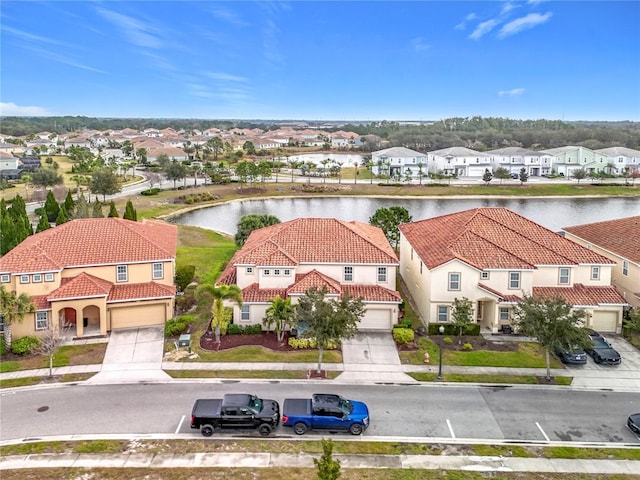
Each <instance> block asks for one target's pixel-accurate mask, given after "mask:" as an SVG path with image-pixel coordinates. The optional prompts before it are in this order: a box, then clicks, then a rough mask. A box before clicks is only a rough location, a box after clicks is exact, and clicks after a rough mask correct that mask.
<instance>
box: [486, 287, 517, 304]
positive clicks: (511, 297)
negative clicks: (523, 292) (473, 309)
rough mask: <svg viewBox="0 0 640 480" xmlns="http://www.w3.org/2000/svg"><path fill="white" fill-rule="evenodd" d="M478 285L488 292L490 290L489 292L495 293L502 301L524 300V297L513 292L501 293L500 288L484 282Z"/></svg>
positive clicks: (514, 301) (515, 301)
mask: <svg viewBox="0 0 640 480" xmlns="http://www.w3.org/2000/svg"><path fill="white" fill-rule="evenodd" d="M478 287H479V288H481V289H483V290H485V291H487V292H489V293H492V294H494V295H495V296H496V297H498V300H499V301H500V302H506V303H518V302H520V301H521V300H522V297H520V296H518V295H514V294H513V293H507V294H504V293H501V292H499V291H498V290H495V289H493V288H491V287H489V286H487V285H483V284H482V283H479V284H478Z"/></svg>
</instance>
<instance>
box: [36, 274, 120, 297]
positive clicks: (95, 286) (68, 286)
mask: <svg viewBox="0 0 640 480" xmlns="http://www.w3.org/2000/svg"><path fill="white" fill-rule="evenodd" d="M112 286H113V283H111V282H109V281H107V280H103V279H102V278H98V277H94V276H93V275H89V274H88V273H85V272H83V273H81V274H80V275H76V276H75V277H71V278H63V279H62V282H61V283H60V287H58V288H57V289H55V290H54V291H53V292H51V293H50V294H49V295H47V299H48V300H49V301H53V300H61V299H68V298H87V297H98V296H102V297H106V296H107V295H109V291H110V290H111V287H112Z"/></svg>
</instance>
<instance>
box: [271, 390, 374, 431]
mask: <svg viewBox="0 0 640 480" xmlns="http://www.w3.org/2000/svg"><path fill="white" fill-rule="evenodd" d="M282 426H283V427H292V428H293V432H294V433H295V434H296V435H303V434H304V433H305V432H306V431H307V430H312V429H313V430H329V431H332V430H334V431H338V430H342V431H348V432H349V433H351V434H352V435H360V434H362V433H363V432H364V430H365V429H366V428H367V427H368V426H369V409H368V408H367V406H366V405H365V404H364V403H362V402H357V401H355V400H347V399H346V398H342V397H341V396H340V395H333V394H329V393H315V394H313V395H312V396H311V398H285V400H284V405H283V406H282Z"/></svg>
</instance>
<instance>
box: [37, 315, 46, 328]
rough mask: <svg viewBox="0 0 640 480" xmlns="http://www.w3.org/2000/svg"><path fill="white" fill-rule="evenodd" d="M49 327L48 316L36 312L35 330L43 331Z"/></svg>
mask: <svg viewBox="0 0 640 480" xmlns="http://www.w3.org/2000/svg"><path fill="white" fill-rule="evenodd" d="M48 327H49V314H48V313H47V312H36V330H45V329H47V328H48Z"/></svg>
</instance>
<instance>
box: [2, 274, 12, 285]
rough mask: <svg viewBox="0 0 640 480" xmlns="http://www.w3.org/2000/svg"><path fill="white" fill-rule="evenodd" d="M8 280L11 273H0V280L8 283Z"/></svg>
mask: <svg viewBox="0 0 640 480" xmlns="http://www.w3.org/2000/svg"><path fill="white" fill-rule="evenodd" d="M9 280H11V275H7V274H6V273H3V274H2V275H0V282H2V283H9Z"/></svg>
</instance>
